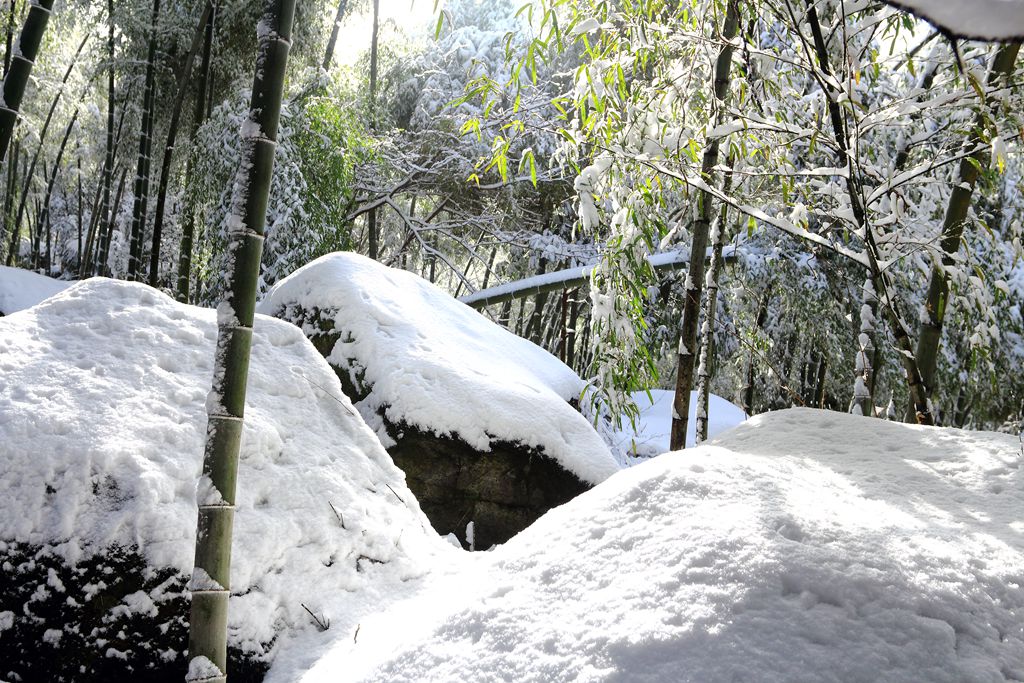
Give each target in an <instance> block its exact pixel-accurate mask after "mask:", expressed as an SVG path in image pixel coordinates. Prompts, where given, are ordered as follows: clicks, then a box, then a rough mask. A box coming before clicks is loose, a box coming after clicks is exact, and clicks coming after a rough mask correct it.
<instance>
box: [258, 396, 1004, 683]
mask: <svg viewBox="0 0 1024 683" xmlns="http://www.w3.org/2000/svg"><path fill="white" fill-rule="evenodd" d="M1020 461H1021V447H1020V443H1019V442H1018V440H1017V439H1016V438H1015V437H1008V436H1005V435H1000V434H989V433H971V432H962V431H958V430H949V429H939V428H926V427H916V426H910V425H903V424H896V423H887V422H884V421H881V420H874V419H867V418H862V417H854V416H851V415H846V414H841V413H834V412H825V411H816V410H809V409H794V410H787V411H782V412H777V413H770V414H766V415H761V416H758V417H755V418H752V419H750V420H748V421H747V422H745V423H744V424H742V425H740V426H739V427H737V428H736V429H734V430H733V431H731V432H729V433H728V434H727V435H726V436H724V437H722V438H720V439H718V440H715V441H713V442H711V443H710V445H706V446H702V447H700V448H697V449H693V450H687V451H682V452H678V453H671V454H667V455H664V456H661V457H659V458H656V459H654V460H651V461H648V462H645V463H643V464H641V465H639V466H637V467H635V468H632V469H629V470H626V471H623V472H620V473H619V474H617V475H616V476H614V477H612V478H611V479H609V480H608V481H606V482H605V483H604V484H601V485H600V486H597V487H595V488H594V489H593V490H591V491H589V492H587V493H585V494H583V495H582V496H580V497H578V498H577V499H575V500H574V501H572V502H571V503H569V504H567V505H564V506H562V507H560V508H556V509H554V510H552V511H551V512H549V513H548V514H547V515H545V516H544V517H543V518H541V519H540V520H539V521H538V522H537V523H536V524H534V525H533V526H532V527H530V528H529V529H527V530H526V531H525V532H523V533H521V534H520V535H519V536H517V537H516V538H514V539H512V540H511V541H510V542H509V543H507V544H505V545H504V546H502V547H500V548H498V549H497V550H495V551H494V552H493V553H489V554H486V555H481V554H476V555H474V556H472V557H471V559H472V560H474V562H473V563H468V562H467V563H466V564H464V566H463V568H462V570H461V572H462V574H461V575H460V576H459V577H458V578H457V579H453V580H452V581H451V582H450V584H449V585H448V586H447V588H445V589H443V590H445V591H447V592H446V593H437V594H435V595H433V596H429V597H427V596H425V597H423V598H421V600H420V601H419V602H413V603H409V604H407V605H404V606H403V605H399V606H397V607H396V608H395V609H394V610H393V611H392V613H391V614H389V615H386V616H384V617H380V618H379V619H378V620H377V621H376V622H374V623H364V625H363V630H362V632H361V635H360V640H359V643H353V642H352V638H351V637H346V634H341V635H340V636H339V638H338V640H337V641H336V644H335V646H334V649H333V650H332V651H331V652H330V653H328V655H326V656H325V657H323V658H322V659H321V660H320V662H319V663H318V665H317V666H316V667H314V668H313V669H312V670H310V671H309V672H307V673H306V674H305V675H304V676H301V677H300V672H298V671H295V670H291V671H283V670H272V671H271V678H272V680H274V681H285V680H301V681H303V682H304V683H326V682H336V681H347V680H369V681H389V682H393V681H456V680H464V681H511V680H514V681H536V682H538V683H539V682H541V681H545V682H546V681H665V682H669V681H672V682H676V681H694V682H701V683H716V682H719V681H758V682H769V683H770V682H779V683H782V682H790V681H802V682H818V681H820V682H822V683H824V682H828V681H843V682H851V681H863V682H865V683H867V682H875V681H907V682H910V681H915V682H916V681H929V682H930V683H943V682H948V683H964V682H965V681H1003V680H1018V681H1019V680H1024V623H1022V621H1021V614H1022V611H1024V522H1022V521H1021V514H1020V511H1021V510H1022V509H1024V486H1022V484H1024V482H1022V480H1021V472H1020ZM439 590H441V589H439ZM424 606H428V607H429V609H423V607H424ZM403 629H404V631H403ZM395 633H403V634H404V636H405V638H404V640H403V641H402V642H395V640H394V638H392V636H393V635H394V634H395ZM389 638H391V639H390V641H389ZM342 672H344V673H342Z"/></svg>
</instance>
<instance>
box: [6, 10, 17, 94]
mask: <svg viewBox="0 0 1024 683" xmlns="http://www.w3.org/2000/svg"><path fill="white" fill-rule="evenodd" d="M17 5H18V0H8V1H7V39H6V41H5V42H4V45H5V46H6V48H7V50H6V51H5V52H4V77H5V78H6V77H7V72H8V71H10V70H11V54H12V53H13V52H14V51H13V50H12V48H13V47H14V20H15V18H16V17H17V16H18V8H17Z"/></svg>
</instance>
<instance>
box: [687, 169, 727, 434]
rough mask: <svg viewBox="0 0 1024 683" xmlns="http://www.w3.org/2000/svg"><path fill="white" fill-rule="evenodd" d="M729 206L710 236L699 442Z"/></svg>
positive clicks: (704, 420) (700, 372) (708, 388)
mask: <svg viewBox="0 0 1024 683" xmlns="http://www.w3.org/2000/svg"><path fill="white" fill-rule="evenodd" d="M735 165H736V157H735V155H733V154H730V155H729V168H732V167H734V166H735ZM731 189H732V173H731V172H726V173H725V178H724V179H723V180H722V192H723V193H724V194H729V191H730V190H731ZM728 216H729V206H728V205H727V204H724V203H723V204H722V207H721V209H719V213H718V225H717V228H716V229H713V230H712V235H711V263H710V264H709V265H708V275H707V287H708V295H707V297H706V298H705V300H704V324H703V326H702V327H701V332H700V361H699V362H698V363H697V410H696V413H697V415H696V417H697V425H696V429H695V430H694V431H695V432H696V434H695V436H696V442H697V443H701V442H702V441H707V440H708V410H709V407H710V403H711V366H712V364H713V363H714V358H715V344H714V338H715V319H716V318H717V316H718V289H719V286H718V279H719V277H720V275H721V272H722V261H723V259H722V250H723V247H724V246H725V225H726V219H727V218H728Z"/></svg>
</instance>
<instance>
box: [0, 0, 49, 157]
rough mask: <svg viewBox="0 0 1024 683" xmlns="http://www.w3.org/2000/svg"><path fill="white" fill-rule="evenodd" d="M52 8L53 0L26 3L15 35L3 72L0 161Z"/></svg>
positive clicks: (7, 143)
mask: <svg viewBox="0 0 1024 683" xmlns="http://www.w3.org/2000/svg"><path fill="white" fill-rule="evenodd" d="M52 10H53V0H34V1H33V2H32V4H31V5H29V9H28V16H26V17H25V24H24V25H23V26H22V27H21V35H20V36H18V48H17V49H16V50H14V54H13V55H12V56H11V65H10V68H9V69H7V73H6V74H4V82H3V100H2V102H0V163H2V162H3V160H4V159H5V158H6V157H7V148H8V147H9V146H10V144H11V137H12V136H13V135H14V124H16V123H17V122H18V109H20V108H21V100H22V98H23V97H24V96H25V87H26V86H27V85H28V78H29V76H30V75H31V74H32V67H33V65H35V60H36V55H37V54H38V53H39V44H40V43H41V42H42V41H43V34H44V33H45V32H46V24H47V23H49V21H50V13H51V12H52ZM8 54H9V55H10V51H8Z"/></svg>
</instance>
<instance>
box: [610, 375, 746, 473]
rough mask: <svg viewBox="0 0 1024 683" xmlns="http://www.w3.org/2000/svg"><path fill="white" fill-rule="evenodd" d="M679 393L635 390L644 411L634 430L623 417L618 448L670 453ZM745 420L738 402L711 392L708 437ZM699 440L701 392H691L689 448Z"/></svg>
mask: <svg viewBox="0 0 1024 683" xmlns="http://www.w3.org/2000/svg"><path fill="white" fill-rule="evenodd" d="M675 395H676V392H674V391H667V390H665V389H651V391H650V396H648V392H646V391H637V392H635V393H633V394H632V398H633V402H634V403H636V406H637V408H638V409H639V411H640V414H639V415H638V416H637V420H636V429H635V430H634V428H633V426H631V425H630V424H629V421H628V420H623V424H622V425H621V426H620V428H619V429H618V430H617V431H616V432H615V433H614V439H615V447H616V448H617V449H618V450H620V451H622V452H624V453H633V454H635V455H637V456H640V457H646V458H653V457H654V456H656V455H661V454H662V453H666V452H668V450H669V444H670V443H671V440H672V401H673V400H674V399H675ZM745 419H747V416H746V413H744V412H743V409H742V408H740V407H739V406H738V405H736V404H734V403H731V402H729V401H727V400H726V399H724V398H722V397H721V396H716V395H714V394H709V395H708V438H711V439H713V438H715V437H716V436H718V435H719V434H721V433H722V432H725V431H726V430H729V429H732V428H733V427H735V426H736V425H738V424H740V423H741V422H743V421H744V420H745ZM696 443H697V392H696V391H691V392H690V419H689V421H688V422H687V423H686V447H687V448H691V447H692V446H694V445H695V444H696Z"/></svg>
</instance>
